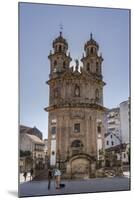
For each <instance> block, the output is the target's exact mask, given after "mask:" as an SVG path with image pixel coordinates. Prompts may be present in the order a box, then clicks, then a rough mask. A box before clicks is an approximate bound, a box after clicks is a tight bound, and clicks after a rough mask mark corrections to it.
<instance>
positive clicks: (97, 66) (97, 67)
mask: <svg viewBox="0 0 134 200" xmlns="http://www.w3.org/2000/svg"><path fill="white" fill-rule="evenodd" d="M96 73H99V63H98V62H96Z"/></svg>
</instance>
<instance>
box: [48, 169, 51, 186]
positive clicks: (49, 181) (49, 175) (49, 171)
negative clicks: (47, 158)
mask: <svg viewBox="0 0 134 200" xmlns="http://www.w3.org/2000/svg"><path fill="white" fill-rule="evenodd" d="M51 179H52V171H51V169H50V168H48V190H50V187H51Z"/></svg>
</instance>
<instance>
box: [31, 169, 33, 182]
mask: <svg viewBox="0 0 134 200" xmlns="http://www.w3.org/2000/svg"><path fill="white" fill-rule="evenodd" d="M31 180H33V168H31V169H30V181H31Z"/></svg>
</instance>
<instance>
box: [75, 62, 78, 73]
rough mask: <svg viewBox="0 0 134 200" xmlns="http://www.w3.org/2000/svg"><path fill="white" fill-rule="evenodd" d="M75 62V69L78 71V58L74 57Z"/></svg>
mask: <svg viewBox="0 0 134 200" xmlns="http://www.w3.org/2000/svg"><path fill="white" fill-rule="evenodd" d="M75 63H76V66H75V69H76V71H78V67H79V61H78V59H75Z"/></svg>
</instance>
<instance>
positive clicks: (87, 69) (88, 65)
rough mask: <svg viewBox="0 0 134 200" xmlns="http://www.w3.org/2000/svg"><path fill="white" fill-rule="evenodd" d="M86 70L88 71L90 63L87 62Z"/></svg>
mask: <svg viewBox="0 0 134 200" xmlns="http://www.w3.org/2000/svg"><path fill="white" fill-rule="evenodd" d="M87 71H88V72H89V71H90V63H87Z"/></svg>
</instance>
